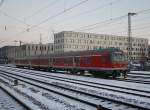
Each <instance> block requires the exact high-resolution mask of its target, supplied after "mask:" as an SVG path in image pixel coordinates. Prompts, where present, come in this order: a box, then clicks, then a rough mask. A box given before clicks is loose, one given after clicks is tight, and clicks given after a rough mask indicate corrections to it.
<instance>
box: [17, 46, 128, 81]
mask: <svg viewBox="0 0 150 110" xmlns="http://www.w3.org/2000/svg"><path fill="white" fill-rule="evenodd" d="M15 63H16V66H18V67H30V68H35V69H47V70H49V71H52V70H53V71H57V70H66V71H71V72H70V73H73V74H75V73H84V72H85V71H86V72H87V71H88V72H89V73H91V74H93V75H94V76H96V77H99V76H103V77H108V76H112V77H113V78H115V77H117V76H120V75H121V74H123V75H124V76H125V77H126V74H127V72H128V68H127V67H128V62H127V59H126V55H125V54H124V52H123V51H121V50H119V49H116V48H107V49H100V50H88V51H78V52H65V53H59V54H50V55H48V56H34V57H26V58H22V59H19V58H18V59H16V60H15Z"/></svg>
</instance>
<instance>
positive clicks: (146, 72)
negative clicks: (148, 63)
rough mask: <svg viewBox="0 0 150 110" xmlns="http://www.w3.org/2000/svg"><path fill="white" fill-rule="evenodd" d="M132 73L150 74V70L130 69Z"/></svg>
mask: <svg viewBox="0 0 150 110" xmlns="http://www.w3.org/2000/svg"><path fill="white" fill-rule="evenodd" d="M130 73H143V74H149V75H150V71H130Z"/></svg>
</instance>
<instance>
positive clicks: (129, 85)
mask: <svg viewBox="0 0 150 110" xmlns="http://www.w3.org/2000/svg"><path fill="white" fill-rule="evenodd" d="M0 67H1V68H4V67H3V66H0ZM5 68H6V67H5ZM8 68H11V67H8ZM14 69H17V70H24V71H29V72H34V73H37V74H46V75H48V74H50V75H53V76H59V77H65V78H71V79H75V80H82V81H88V82H94V83H100V84H108V85H114V86H119V87H125V88H132V89H137V90H144V91H150V85H146V84H139V83H133V82H124V81H116V80H111V79H100V78H92V77H84V76H76V75H69V74H60V73H52V72H51V73H50V72H41V71H35V70H26V69H19V68H14Z"/></svg>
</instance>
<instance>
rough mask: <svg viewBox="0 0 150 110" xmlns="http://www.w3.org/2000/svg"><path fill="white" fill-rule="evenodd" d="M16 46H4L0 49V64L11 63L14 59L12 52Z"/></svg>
mask: <svg viewBox="0 0 150 110" xmlns="http://www.w3.org/2000/svg"><path fill="white" fill-rule="evenodd" d="M16 47H17V46H4V47H2V48H0V63H8V62H12V60H13V58H14V57H15V54H14V52H13V51H14V50H15V48H16Z"/></svg>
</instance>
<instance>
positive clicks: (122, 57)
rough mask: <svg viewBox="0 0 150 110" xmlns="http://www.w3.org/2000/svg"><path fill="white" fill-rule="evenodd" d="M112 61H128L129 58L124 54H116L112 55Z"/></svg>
mask: <svg viewBox="0 0 150 110" xmlns="http://www.w3.org/2000/svg"><path fill="white" fill-rule="evenodd" d="M112 61H117V62H120V61H127V56H126V55H125V54H123V53H122V52H114V53H113V54H112Z"/></svg>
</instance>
